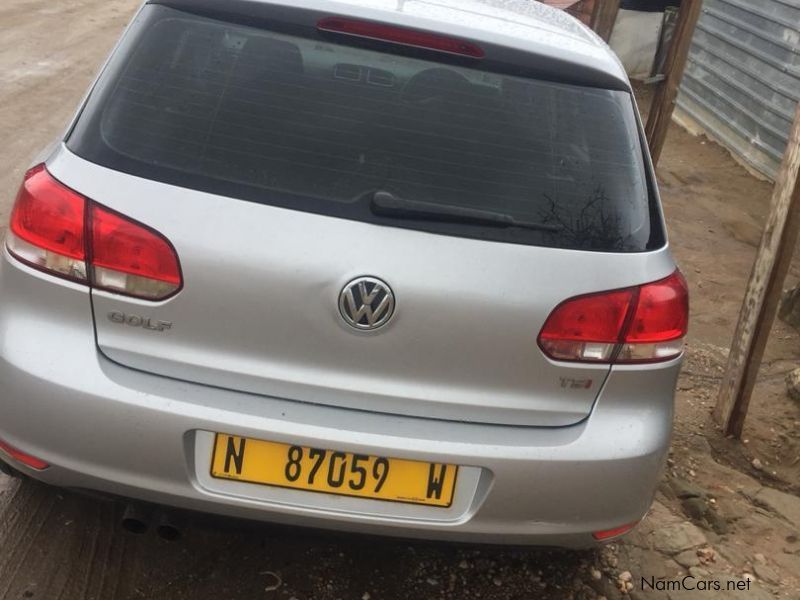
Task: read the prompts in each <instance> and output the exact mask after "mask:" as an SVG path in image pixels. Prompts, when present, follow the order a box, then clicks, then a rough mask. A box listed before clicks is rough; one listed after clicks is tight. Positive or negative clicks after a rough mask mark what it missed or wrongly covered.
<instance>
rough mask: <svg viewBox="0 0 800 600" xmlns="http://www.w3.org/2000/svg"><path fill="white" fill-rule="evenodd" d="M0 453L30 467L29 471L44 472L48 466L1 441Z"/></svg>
mask: <svg viewBox="0 0 800 600" xmlns="http://www.w3.org/2000/svg"><path fill="white" fill-rule="evenodd" d="M0 452H4V453H5V454H7V455H8V456H10V457H11V458H13V459H14V460H15V461H17V462H19V463H22V464H23V465H25V466H28V467H30V468H31V469H36V470H37V471H44V470H45V469H46V468H47V467H49V466H50V465H49V464H47V463H46V462H44V461H43V460H41V459H40V458H36V457H35V456H31V455H30V454H26V453H25V452H23V451H22V450H19V449H18V448H15V447H14V446H12V445H11V444H7V443H6V442H4V441H3V440H0Z"/></svg>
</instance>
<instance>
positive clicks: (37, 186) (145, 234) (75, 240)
mask: <svg viewBox="0 0 800 600" xmlns="http://www.w3.org/2000/svg"><path fill="white" fill-rule="evenodd" d="M9 229H10V231H9V234H8V236H7V237H6V246H7V247H8V251H9V252H10V253H11V254H13V255H14V256H15V257H17V258H18V259H20V260H21V261H23V262H25V263H28V264H29V265H31V266H33V267H35V268H37V269H40V270H42V271H45V272H48V273H51V274H53V275H58V276H59V277H64V278H66V279H71V280H73V281H77V282H79V283H86V284H89V285H91V286H92V287H95V288H98V289H104V290H108V291H111V292H116V293H120V294H125V295H128V296H134V297H136V298H144V299H146V300H163V299H165V298H168V297H169V296H171V295H173V294H175V293H176V292H177V291H178V290H179V289H180V288H181V285H182V277H181V270H180V264H179V262H178V255H177V254H176V252H175V249H174V248H173V247H172V245H171V244H170V243H169V241H168V240H167V239H166V238H165V237H164V236H163V235H161V234H160V233H158V232H157V231H154V230H152V229H150V228H149V227H147V226H145V225H142V224H141V223H137V222H136V221H134V220H132V219H129V218H127V217H125V216H123V215H120V214H118V213H116V212H113V211H111V210H109V209H107V208H105V207H103V206H101V205H99V204H97V203H95V202H93V201H92V200H89V199H88V198H84V197H83V196H81V195H80V194H78V193H77V192H74V191H72V190H71V189H69V188H67V187H65V186H64V185H62V184H61V183H59V182H58V181H56V180H55V179H53V177H52V176H51V175H50V173H48V172H47V170H46V169H45V167H44V165H39V166H37V167H34V168H33V169H31V170H30V171H28V173H26V175H25V180H24V182H23V184H22V187H21V188H20V191H19V194H18V195H17V200H16V203H15V204H14V208H13V210H12V212H11V224H10V228H9Z"/></svg>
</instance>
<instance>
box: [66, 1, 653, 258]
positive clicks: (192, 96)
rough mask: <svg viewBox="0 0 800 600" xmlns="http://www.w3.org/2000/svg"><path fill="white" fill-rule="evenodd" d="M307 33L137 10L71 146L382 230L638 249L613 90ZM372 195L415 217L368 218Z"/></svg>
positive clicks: (626, 126) (644, 192) (620, 101)
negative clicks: (405, 205) (138, 16)
mask: <svg viewBox="0 0 800 600" xmlns="http://www.w3.org/2000/svg"><path fill="white" fill-rule="evenodd" d="M309 35H310V37H298V36H294V35H286V34H282V33H276V32H273V31H267V30H264V29H261V28H254V27H249V26H245V25H241V24H235V23H228V22H222V21H217V20H213V19H209V18H205V17H201V16H194V15H189V14H187V13H183V12H179V11H176V10H173V9H169V8H165V7H148V8H147V9H146V10H145V15H144V18H143V19H142V20H141V21H140V24H139V25H138V27H136V28H134V31H133V33H131V34H130V37H129V39H128V40H126V43H125V44H124V45H123V46H122V48H121V50H120V51H119V52H118V53H117V56H116V57H115V58H114V59H113V60H112V62H111V64H110V66H109V68H108V69H106V72H105V73H104V75H103V77H102V78H101V80H100V82H99V84H98V86H97V87H96V89H95V91H94V92H93V93H92V95H91V97H90V99H89V101H88V104H87V106H86V108H85V110H84V112H83V114H82V116H81V118H80V119H79V121H78V123H77V125H76V127H75V129H74V131H73V133H72V134H71V136H70V139H69V140H68V147H69V148H70V149H71V150H72V151H74V152H75V153H76V154H78V155H80V156H82V157H84V158H86V159H87V160H90V161H92V162H96V163H99V164H102V165H104V166H108V167H110V168H112V169H116V170H120V171H124V172H127V173H132V174H134V175H139V176H144V177H148V178H151V179H156V180H159V181H164V182H168V183H173V184H177V185H181V186H184V187H189V188H194V189H199V190H203V191H209V192H213V193H217V194H222V195H225V196H230V197H232V198H238V199H243V200H250V201H256V202H261V203H264V204H270V205H274V206H279V207H283V208H289V209H293V210H301V211H307V212H314V213H318V214H324V215H329V216H333V217H339V218H346V219H355V220H360V221H367V222H372V223H377V224H380V225H386V226H394V227H406V228H414V229H419V230H424V231H431V232H434V233H441V234H447V235H457V236H464V237H473V238H480V239H488V240H494V241H502V242H511V243H524V244H535V245H543V246H552V247H561V248H573V249H590V250H603V251H618V252H620V251H621V252H638V251H642V250H645V249H648V248H650V247H651V246H652V244H653V238H654V231H651V230H656V229H657V228H658V227H657V225H655V224H654V223H653V221H654V219H653V218H651V217H652V214H651V213H652V211H651V208H652V206H651V202H650V201H649V192H648V183H647V177H646V172H645V168H644V163H643V155H642V148H641V145H640V138H639V131H638V127H637V123H636V120H635V117H634V112H633V111H634V108H633V104H632V100H631V97H630V95H629V94H628V93H627V92H622V91H610V90H602V89H595V88H584V87H579V86H574V85H565V84H560V83H554V82H545V81H535V80H530V79H525V78H519V77H513V76H509V75H503V74H497V73H492V72H488V71H486V70H479V69H478V68H473V67H471V66H470V67H466V66H459V65H455V64H451V63H446V62H439V61H437V60H436V57H435V56H434V57H430V56H425V55H424V54H423V56H425V58H421V57H417V56H408V55H407V53H405V54H404V55H398V54H392V53H387V52H386V51H378V50H375V49H370V48H364V47H355V46H350V45H345V44H344V43H340V41H339V40H337V39H335V38H330V37H328V38H322V37H319V36H317V35H315V33H313V32H312V33H311V34H309ZM378 192H384V194H383V197H384V198H387V197H388V198H390V199H391V200H392V202H395V201H397V200H398V199H399V201H409V202H411V203H413V204H414V206H415V207H416V208H417V209H419V207H420V206H422V207H424V210H415V211H411V213H409V212H408V211H405V212H403V211H398V213H397V214H392V213H391V212H389V213H387V211H376V210H375V206H374V198H375V195H376V193H378ZM419 203H425V204H419ZM454 208H455V210H453V209H454ZM461 209H467V211H462V210H461ZM440 212H444V213H445V214H444V215H438V216H434V215H432V214H430V213H440ZM464 212H466V213H467V214H468V215H469V218H464V216H463V214H462V213H464ZM376 213H378V214H376ZM476 215H478V217H480V218H476ZM487 215H490V216H491V218H492V219H495V222H490V221H491V219H490V220H487V219H485V218H483V217H486V216H487ZM498 215H499V216H500V217H499V218H496V217H497V216H498ZM655 237H657V235H656V236H655Z"/></svg>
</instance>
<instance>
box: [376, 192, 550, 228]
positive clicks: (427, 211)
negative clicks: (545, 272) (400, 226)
mask: <svg viewBox="0 0 800 600" xmlns="http://www.w3.org/2000/svg"><path fill="white" fill-rule="evenodd" d="M370 210H371V211H372V212H373V213H374V214H376V215H378V216H381V217H389V218H392V219H412V220H423V221H441V222H446V223H467V224H472V225H489V226H493V227H519V228H521V229H533V230H535V231H550V232H553V233H556V232H559V231H561V228H560V227H558V226H555V225H547V224H546V223H536V222H533V221H523V220H520V219H517V218H516V217H513V216H512V215H508V214H505V213H500V212H494V211H491V210H480V209H477V208H467V207H463V206H453V205H447V204H437V203H435V202H424V201H421V200H406V199H405V198H398V197H397V196H395V195H394V194H392V193H391V192H384V191H378V192H375V194H374V195H373V196H372V202H371V203H370Z"/></svg>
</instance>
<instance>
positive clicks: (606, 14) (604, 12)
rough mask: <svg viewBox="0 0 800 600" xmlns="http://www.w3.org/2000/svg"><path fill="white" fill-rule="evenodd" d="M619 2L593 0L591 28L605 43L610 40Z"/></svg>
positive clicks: (619, 0) (617, 0) (614, 0)
mask: <svg viewBox="0 0 800 600" xmlns="http://www.w3.org/2000/svg"><path fill="white" fill-rule="evenodd" d="M620 4H621V0H594V10H593V11H592V20H591V23H590V25H591V27H592V29H593V30H594V32H595V33H596V34H597V35H599V36H600V37H601V38H603V40H604V41H605V42H608V40H610V39H611V33H612V32H613V31H614V25H615V24H616V22H617V15H618V14H619V6H620Z"/></svg>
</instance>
